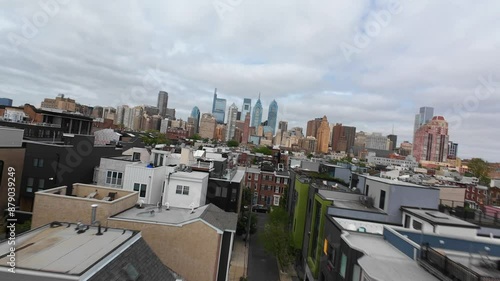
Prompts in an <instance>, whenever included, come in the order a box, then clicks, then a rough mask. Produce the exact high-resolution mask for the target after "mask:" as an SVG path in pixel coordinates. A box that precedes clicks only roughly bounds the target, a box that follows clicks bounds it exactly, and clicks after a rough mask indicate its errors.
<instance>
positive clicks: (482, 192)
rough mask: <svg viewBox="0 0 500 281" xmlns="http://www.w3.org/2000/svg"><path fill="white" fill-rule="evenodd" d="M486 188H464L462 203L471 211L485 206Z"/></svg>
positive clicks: (476, 186) (468, 186) (474, 186)
mask: <svg viewBox="0 0 500 281" xmlns="http://www.w3.org/2000/svg"><path fill="white" fill-rule="evenodd" d="M487 197H488V187H486V186H483V185H472V184H469V185H467V187H466V188H465V198H464V199H465V200H464V202H465V203H466V204H467V205H468V206H469V207H470V208H473V209H478V208H480V207H482V206H484V205H487Z"/></svg>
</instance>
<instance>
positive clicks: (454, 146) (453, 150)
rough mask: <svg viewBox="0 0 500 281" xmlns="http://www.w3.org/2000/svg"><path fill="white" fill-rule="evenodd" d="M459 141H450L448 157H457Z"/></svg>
mask: <svg viewBox="0 0 500 281" xmlns="http://www.w3.org/2000/svg"><path fill="white" fill-rule="evenodd" d="M457 153H458V143H456V142H452V141H449V142H448V159H457Z"/></svg>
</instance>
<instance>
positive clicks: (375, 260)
mask: <svg viewBox="0 0 500 281" xmlns="http://www.w3.org/2000/svg"><path fill="white" fill-rule="evenodd" d="M344 239H345V240H346V242H347V243H348V244H349V245H350V246H351V247H352V248H354V249H357V250H358V251H361V252H364V253H365V255H364V256H363V257H362V258H360V259H359V260H358V263H359V265H360V266H361V267H362V268H363V270H364V271H365V272H366V273H367V274H368V275H369V276H370V277H372V278H375V279H376V280H385V281H392V280H394V281H400V280H419V281H427V280H429V281H431V280H432V281H434V280H439V279H437V278H436V277H434V276H433V275H431V274H430V273H428V272H427V271H425V270H424V269H423V268H421V267H420V266H418V264H417V262H416V261H414V260H412V259H410V258H408V257H407V256H406V255H404V254H403V253H401V252H400V251H399V250H397V249H396V248H395V247H394V246H392V245H391V244H390V243H388V242H387V241H385V240H384V238H383V237H382V236H381V235H373V234H362V233H356V232H351V233H349V234H348V235H346V236H345V237H344Z"/></svg>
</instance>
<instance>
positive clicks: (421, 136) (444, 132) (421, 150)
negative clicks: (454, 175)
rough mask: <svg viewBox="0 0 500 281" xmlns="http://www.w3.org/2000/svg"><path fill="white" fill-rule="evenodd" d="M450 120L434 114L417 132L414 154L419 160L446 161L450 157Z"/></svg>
mask: <svg viewBox="0 0 500 281" xmlns="http://www.w3.org/2000/svg"><path fill="white" fill-rule="evenodd" d="M448 138H449V137H448V122H446V120H445V119H444V117H443V116H434V117H432V120H431V121H430V122H427V123H426V124H425V125H423V126H421V127H420V128H418V129H417V131H416V132H415V138H414V139H415V141H414V143H413V156H414V157H415V159H416V160H417V161H419V162H420V161H421V160H426V161H435V162H446V159H447V157H448V141H449V139H448Z"/></svg>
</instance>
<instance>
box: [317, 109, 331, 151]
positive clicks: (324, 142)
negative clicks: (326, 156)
mask: <svg viewBox="0 0 500 281" xmlns="http://www.w3.org/2000/svg"><path fill="white" fill-rule="evenodd" d="M328 138H330V125H329V124H328V119H327V118H326V116H323V118H322V119H321V124H320V126H319V128H318V130H317V133H316V140H317V146H316V152H318V153H328Z"/></svg>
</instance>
